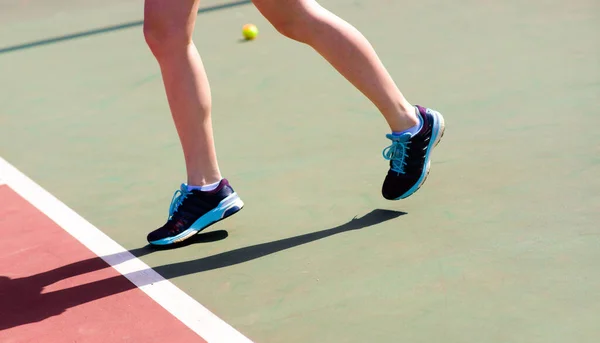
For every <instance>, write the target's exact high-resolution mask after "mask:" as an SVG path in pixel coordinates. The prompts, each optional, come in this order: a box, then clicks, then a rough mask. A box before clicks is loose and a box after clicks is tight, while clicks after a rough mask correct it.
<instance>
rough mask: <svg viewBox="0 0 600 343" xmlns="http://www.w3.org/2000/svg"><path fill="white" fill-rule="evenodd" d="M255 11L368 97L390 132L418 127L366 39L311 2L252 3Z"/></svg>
mask: <svg viewBox="0 0 600 343" xmlns="http://www.w3.org/2000/svg"><path fill="white" fill-rule="evenodd" d="M253 2H254V4H255V6H256V7H257V8H258V10H259V11H260V12H261V13H262V14H263V15H264V16H265V18H267V20H269V21H270V22H271V24H273V26H274V27H275V28H276V29H277V30H278V31H279V32H281V33H282V34H284V35H285V36H287V37H289V38H291V39H294V40H297V41H299V42H302V43H305V44H308V45H309V46H311V47H312V48H314V49H315V50H316V51H317V52H318V53H319V54H320V55H321V56H323V57H324V58H325V59H326V60H327V61H328V62H329V63H330V64H331V65H332V66H333V67H334V68H335V69H336V70H337V71H338V72H340V73H341V74H342V75H343V76H344V77H345V78H346V79H347V80H348V81H350V82H351V83H352V84H353V85H354V86H355V87H356V88H357V89H358V90H360V91H361V92H362V93H363V94H364V95H365V96H366V97H367V98H369V99H370V100H371V101H372V102H373V104H375V106H377V108H378V109H379V111H380V112H381V113H382V114H383V116H384V117H385V119H386V121H387V123H388V125H389V126H390V128H391V130H392V131H396V132H399V131H403V130H405V129H408V128H411V127H413V126H415V125H416V124H418V119H417V117H416V114H415V109H414V107H413V106H412V105H411V104H410V103H409V102H408V101H407V100H406V99H405V98H404V95H402V93H401V92H400V90H399V89H398V87H397V86H396V84H395V83H394V81H393V80H392V78H391V77H390V75H389V73H388V72H387V70H386V69H385V67H384V66H383V64H382V63H381V61H380V60H379V57H378V56H377V54H376V53H375V50H374V49H373V47H372V46H371V44H370V43H369V42H368V41H367V39H366V38H365V37H364V36H363V35H362V34H361V33H360V32H359V31H358V30H357V29H356V28H354V27H353V26H352V25H350V24H349V23H347V22H346V21H344V20H342V19H340V18H339V17H337V16H336V15H334V14H333V13H331V12H329V11H327V10H326V9H324V8H323V7H321V6H320V5H319V4H317V2H316V1H314V0H253Z"/></svg>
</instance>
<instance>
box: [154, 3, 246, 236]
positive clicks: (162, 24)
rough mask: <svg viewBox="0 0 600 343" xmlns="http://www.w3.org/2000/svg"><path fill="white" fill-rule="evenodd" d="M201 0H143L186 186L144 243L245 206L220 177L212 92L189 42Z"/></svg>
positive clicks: (189, 232) (185, 232)
mask: <svg viewBox="0 0 600 343" xmlns="http://www.w3.org/2000/svg"><path fill="white" fill-rule="evenodd" d="M199 2H200V0H176V1H174V0H145V5H144V36H145V38H146V42H147V43H148V46H149V47H150V50H151V51H152V53H153V54H154V56H155V57H156V60H157V61H158V64H159V66H160V70H161V73H162V77H163V82H164V86H165V91H166V93H167V100H168V102H169V107H170V109H171V114H172V116H173V121H174V122H175V127H176V129H177V133H178V134H179V139H180V141H181V146H182V148H183V154H184V157H185V164H186V169H187V184H182V185H181V189H180V190H178V191H176V192H175V195H174V196H173V200H172V202H171V206H170V208H169V218H168V220H167V222H166V223H165V224H164V225H163V226H162V227H160V228H158V229H156V230H154V231H153V232H151V233H150V234H148V238H147V239H148V242H150V243H151V244H154V245H169V244H173V243H178V242H181V241H183V240H185V239H188V238H190V237H192V236H193V235H195V234H196V233H198V232H200V231H202V230H203V229H204V228H206V227H207V226H209V225H211V224H213V223H214V222H216V221H219V220H221V219H223V218H226V217H228V216H230V215H232V214H234V213H236V212H237V211H239V210H240V209H241V208H242V207H243V205H244V204H243V202H242V201H241V199H240V198H239V197H238V195H237V194H236V193H235V192H234V191H233V189H232V188H231V186H230V185H229V183H228V182H227V180H225V179H222V178H221V173H220V172H219V166H218V164H217V156H216V153H215V145H214V141H213V131H212V123H211V113H210V111H211V94H210V87H209V84H208V78H207V76H206V71H205V70H204V66H203V65H202V60H201V59H200V54H199V53H198V50H197V49H196V47H195V45H194V43H193V42H192V31H193V30H194V24H195V21H196V16H197V11H198V5H199Z"/></svg>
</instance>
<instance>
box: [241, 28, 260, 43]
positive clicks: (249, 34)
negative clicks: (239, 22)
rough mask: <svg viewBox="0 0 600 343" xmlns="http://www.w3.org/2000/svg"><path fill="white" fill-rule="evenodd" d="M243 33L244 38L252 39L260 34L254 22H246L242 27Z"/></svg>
mask: <svg viewBox="0 0 600 343" xmlns="http://www.w3.org/2000/svg"><path fill="white" fill-rule="evenodd" d="M242 33H243V34H244V38H246V39H247V40H252V39H254V38H256V36H257V35H258V28H257V27H256V25H254V24H246V25H244V27H243V28H242Z"/></svg>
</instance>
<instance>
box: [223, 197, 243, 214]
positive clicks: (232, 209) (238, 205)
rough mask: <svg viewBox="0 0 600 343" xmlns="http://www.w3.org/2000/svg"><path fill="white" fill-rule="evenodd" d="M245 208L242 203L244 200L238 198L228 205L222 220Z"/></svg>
mask: <svg viewBox="0 0 600 343" xmlns="http://www.w3.org/2000/svg"><path fill="white" fill-rule="evenodd" d="M243 207H244V202H243V201H242V199H240V198H239V197H237V198H236V199H235V200H234V201H232V202H231V203H230V204H228V205H227V208H226V209H225V211H223V216H222V217H221V219H225V218H227V217H229V216H232V215H234V214H236V213H238V212H239V211H240V210H241V209H242V208H243Z"/></svg>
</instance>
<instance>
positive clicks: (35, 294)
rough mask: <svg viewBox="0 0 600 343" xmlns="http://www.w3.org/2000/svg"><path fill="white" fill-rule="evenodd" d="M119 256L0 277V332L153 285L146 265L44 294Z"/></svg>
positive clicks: (175, 272) (176, 270)
mask: <svg viewBox="0 0 600 343" xmlns="http://www.w3.org/2000/svg"><path fill="white" fill-rule="evenodd" d="M403 214H405V213H404V212H398V211H389V210H379V209H378V210H374V211H372V212H370V213H369V214H367V215H365V216H363V217H361V218H353V219H352V220H350V221H349V222H347V223H345V224H342V225H340V226H336V227H334V228H330V229H326V230H321V231H316V232H312V233H308V234H304V235H300V236H295V237H290V238H285V239H281V240H277V241H273V242H268V243H262V244H257V245H252V246H249V247H244V248H239V249H235V250H231V251H227V252H223V253H219V254H216V255H212V256H208V257H203V258H199V259H196V260H192V261H186V262H179V263H173V264H168V265H162V266H158V267H155V268H153V269H154V270H155V271H156V272H158V273H159V274H160V275H161V276H162V277H164V278H165V279H170V278H175V277H178V276H183V275H189V274H195V273H200V272H204V271H208V270H214V269H218V268H224V267H228V266H232V265H236V264H240V263H244V262H247V261H251V260H254V259H257V258H260V257H264V256H267V255H270V254H274V253H277V252H279V251H282V250H286V249H290V248H293V247H297V246H300V245H303V244H307V243H310V242H314V241H317V240H320V239H323V238H327V237H330V236H333V235H337V234H340V233H344V232H348V231H353V230H360V229H363V228H366V227H369V226H373V225H377V224H379V223H382V222H385V221H388V220H391V219H394V218H397V217H399V216H401V215H403ZM227 236H228V234H227V231H224V230H218V231H212V232H208V233H203V234H200V235H197V236H194V237H193V238H190V239H189V240H188V242H186V243H185V244H184V245H191V244H205V243H210V242H215V241H219V240H222V239H225V238H227ZM178 247H181V246H178ZM171 248H173V247H171ZM156 250H157V249H156V248H154V247H150V246H144V247H141V248H138V249H132V250H130V251H129V252H130V253H131V255H133V256H135V257H141V256H144V255H148V254H151V253H152V252H155V251H156ZM163 250H164V249H163ZM118 255H119V256H116V255H112V256H103V257H102V258H100V257H96V258H91V259H86V260H82V261H78V262H74V263H71V264H68V265H65V266H61V267H59V268H56V269H53V270H49V271H46V272H43V273H39V274H35V275H31V276H26V277H22V278H16V279H11V278H9V277H6V276H0V304H2V306H0V331H2V330H5V329H9V328H12V327H16V326H20V325H25V324H29V323H35V322H39V321H42V320H44V319H47V318H50V317H53V316H56V315H60V314H61V313H63V312H65V311H66V310H67V309H69V308H72V307H75V306H79V305H82V304H85V303H88V302H91V301H94V300H98V299H102V298H105V297H109V296H112V295H116V294H120V293H123V292H126V291H129V290H132V289H135V288H136V287H137V286H136V285H134V284H133V283H132V282H130V281H129V280H128V279H132V280H133V279H135V280H143V281H142V282H143V284H150V283H152V282H155V281H156V280H154V279H153V278H152V277H147V276H145V275H148V273H147V271H146V270H142V271H139V272H135V273H132V274H127V275H125V276H126V277H127V278H125V277H123V276H122V275H118V276H113V277H109V278H106V279H102V280H98V281H94V282H90V283H87V284H82V285H77V286H73V287H71V288H65V289H60V290H57V291H52V292H45V293H42V292H43V290H44V288H45V287H47V286H49V285H51V284H54V283H56V282H59V281H61V280H65V279H68V278H71V277H74V276H77V275H83V274H87V273H91V272H95V271H99V270H102V269H106V268H110V265H109V264H108V263H107V262H106V261H111V259H112V260H118V261H120V262H121V263H122V262H125V260H124V259H123V254H118ZM127 255H128V256H131V255H129V254H127ZM140 286H141V285H140Z"/></svg>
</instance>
